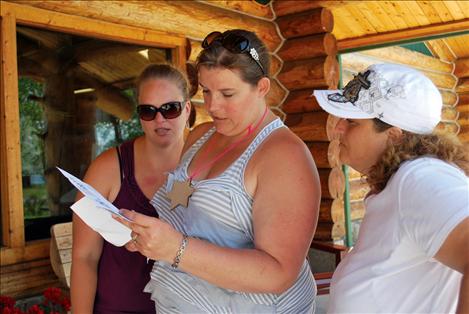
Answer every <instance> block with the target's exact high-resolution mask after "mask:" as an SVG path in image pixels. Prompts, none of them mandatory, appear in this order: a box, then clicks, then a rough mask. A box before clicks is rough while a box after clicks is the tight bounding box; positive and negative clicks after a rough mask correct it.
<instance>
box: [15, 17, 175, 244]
mask: <svg viewBox="0 0 469 314" xmlns="http://www.w3.org/2000/svg"><path fill="white" fill-rule="evenodd" d="M17 44H18V46H17V48H18V49H17V51H18V73H19V111H20V124H21V125H20V128H21V131H20V132H21V134H20V136H21V158H22V175H23V204H24V217H25V237H26V240H27V241H29V240H34V239H41V238H48V237H49V235H50V233H49V229H50V226H51V225H53V224H55V223H59V222H64V221H69V220H71V210H70V208H69V207H70V205H71V204H72V203H73V202H74V200H75V196H76V190H75V189H74V188H73V186H72V185H71V184H70V183H69V182H68V181H67V179H65V178H64V177H63V176H61V175H60V174H59V173H58V171H57V170H56V168H55V167H56V166H59V167H61V168H63V169H65V170H67V171H68V172H70V173H72V174H73V175H75V176H77V177H80V178H82V177H83V176H84V173H85V171H86V169H87V168H88V166H89V164H90V162H91V161H92V160H93V159H94V158H95V157H96V156H97V155H98V154H100V153H101V152H103V151H104V150H106V149H108V148H110V147H113V146H116V145H118V144H119V143H122V142H124V141H127V140H129V139H131V138H134V137H136V136H138V135H140V134H142V130H141V127H140V123H139V120H138V118H137V116H136V113H135V101H134V99H135V97H134V96H135V95H134V92H133V89H134V80H135V78H136V76H137V75H138V74H139V73H140V72H141V70H142V69H143V68H144V67H145V66H146V65H147V64H149V63H151V62H164V61H167V60H170V57H171V55H170V53H169V50H165V49H157V48H148V47H142V46H133V45H127V44H122V43H116V42H110V41H104V40H97V39H90V38H85V37H80V36H75V35H69V34H63V33H58V32H50V31H45V30H40V29H34V28H29V27H25V26H18V27H17ZM142 51H144V52H145V53H142Z"/></svg>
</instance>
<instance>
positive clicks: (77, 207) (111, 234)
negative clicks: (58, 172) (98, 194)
mask: <svg viewBox="0 0 469 314" xmlns="http://www.w3.org/2000/svg"><path fill="white" fill-rule="evenodd" d="M70 208H71V209H72V210H73V211H74V212H75V213H76V214H77V215H78V217H80V218H81V219H82V220H83V221H84V222H85V223H86V224H87V225H88V226H89V227H90V228H91V229H93V230H94V231H96V232H98V233H99V234H100V235H101V236H102V237H103V238H104V239H105V240H106V241H108V242H110V243H112V244H114V245H115V246H123V245H124V244H126V243H127V242H129V241H130V240H131V237H130V233H131V232H132V230H130V229H129V228H128V227H127V226H124V225H123V224H121V223H120V222H118V221H117V220H115V219H114V218H112V214H111V212H110V211H108V210H104V209H103V208H102V207H98V206H97V204H96V203H95V202H94V201H93V200H91V199H89V198H88V197H87V196H85V197H83V198H82V199H80V200H79V201H78V202H76V203H75V204H73V205H72V206H71V207H70ZM122 217H123V216H122Z"/></svg>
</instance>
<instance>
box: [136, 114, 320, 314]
mask: <svg viewBox="0 0 469 314" xmlns="http://www.w3.org/2000/svg"><path fill="white" fill-rule="evenodd" d="M281 127H284V124H283V122H282V121H281V120H280V119H276V120H274V121H272V122H271V123H269V124H268V125H267V126H265V127H264V128H263V129H262V130H261V132H259V134H258V135H257V136H256V138H255V139H254V140H253V141H252V143H251V144H250V145H249V146H248V148H247V149H246V150H245V151H244V153H243V154H242V155H241V156H240V157H239V158H238V159H237V160H236V161H235V162H234V163H233V164H231V165H230V166H229V167H228V168H227V169H226V170H225V171H224V172H223V173H221V174H220V175H219V176H217V177H215V178H212V179H206V180H200V181H192V183H193V186H194V188H195V191H194V193H193V194H192V196H191V198H190V200H189V205H188V208H184V207H183V206H178V207H177V208H175V209H174V210H173V211H171V210H169V205H170V200H169V199H168V197H167V194H166V192H167V191H170V188H171V187H172V184H173V182H174V180H178V181H185V180H187V178H188V174H187V168H188V166H189V163H190V162H191V160H192V158H193V157H194V155H195V153H196V152H197V151H198V150H199V149H200V147H201V146H202V144H203V143H205V142H206V141H207V140H208V139H209V138H210V136H211V135H212V134H213V133H214V132H215V129H214V128H212V129H210V130H209V131H208V132H207V133H206V134H205V135H203V136H202V137H201V138H200V139H199V140H198V141H197V142H196V143H194V145H192V147H191V148H190V149H189V150H188V151H187V152H186V153H185V154H184V156H183V158H182V160H181V163H180V165H179V167H178V168H177V169H176V170H174V171H173V172H172V173H170V174H169V176H168V181H167V183H166V184H165V185H163V186H162V187H161V188H160V189H159V190H158V192H157V193H156V194H155V196H154V197H153V199H152V201H151V203H152V204H153V206H154V207H155V208H156V210H157V211H158V214H159V216H160V219H162V220H164V221H166V222H168V223H170V224H171V225H172V226H173V227H174V228H175V229H177V230H178V231H180V232H182V233H185V234H187V235H188V236H190V237H195V238H199V239H203V240H206V241H208V242H211V243H214V244H216V245H219V246H223V247H230V248H243V249H244V248H253V247H254V244H253V242H254V235H253V227H252V212H251V210H252V203H253V199H252V197H251V196H250V195H249V194H248V193H247V192H246V190H245V187H244V171H245V168H246V165H247V163H248V161H249V159H250V158H251V156H252V155H253V153H254V152H255V150H256V149H257V147H258V146H259V145H260V144H261V143H262V142H263V141H264V140H265V139H266V138H267V137H268V136H269V135H270V134H271V133H272V132H273V131H274V130H276V129H278V128H281ZM145 291H146V292H150V293H151V294H152V299H153V300H154V301H155V304H156V311H157V313H311V312H314V309H315V296H316V283H315V282H314V279H313V276H312V274H311V270H310V268H309V264H308V262H307V261H306V260H305V261H304V263H303V265H302V267H301V270H300V273H299V275H298V278H297V280H296V282H295V283H294V284H293V286H292V287H290V288H289V289H288V290H287V291H285V292H284V293H282V294H271V293H245V292H238V291H233V290H228V289H224V288H220V287H217V286H214V285H212V284H210V283H208V282H207V281H205V280H203V279H200V278H198V277H195V276H193V275H191V274H189V273H185V272H183V271H181V270H180V269H172V268H171V266H170V265H169V264H168V263H166V262H162V261H156V262H155V264H154V266H153V270H152V273H151V280H150V282H149V283H148V284H147V286H146V288H145Z"/></svg>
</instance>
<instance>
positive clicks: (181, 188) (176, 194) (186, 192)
mask: <svg viewBox="0 0 469 314" xmlns="http://www.w3.org/2000/svg"><path fill="white" fill-rule="evenodd" d="M266 116H267V106H266V107H265V110H264V114H263V115H262V118H261V119H260V120H259V122H257V124H256V125H255V126H254V127H252V125H249V126H248V128H247V133H246V134H245V135H244V136H243V137H241V138H240V139H239V140H238V141H235V142H233V143H231V144H230V145H229V146H228V147H227V148H225V149H224V150H223V151H222V152H221V153H220V154H218V155H217V156H215V158H213V159H212V160H211V161H209V162H207V163H204V164H202V165H200V166H199V167H197V168H196V169H195V170H194V172H193V173H192V175H190V176H189V178H188V179H187V180H185V181H182V182H181V181H177V180H175V181H174V182H173V187H172V189H171V191H170V192H168V196H169V198H170V199H171V205H170V209H171V210H173V209H174V208H176V207H177V206H179V205H182V206H184V207H186V208H187V205H188V204H189V198H190V197H191V195H192V193H193V192H194V188H193V187H192V179H194V178H195V177H196V176H197V175H198V174H200V172H201V171H202V170H204V169H206V168H207V167H210V166H212V165H213V164H214V163H216V162H217V161H218V160H220V159H221V158H222V157H223V156H225V155H226V154H227V153H229V152H230V151H231V150H233V149H234V148H235V147H236V146H238V145H239V144H241V143H242V142H244V141H245V140H246V139H247V138H248V137H249V136H250V135H251V134H252V133H254V131H256V129H257V128H258V127H259V126H260V125H261V124H262V122H263V121H264V119H265V117H266ZM210 151H211V149H207V151H206V154H208V152H210Z"/></svg>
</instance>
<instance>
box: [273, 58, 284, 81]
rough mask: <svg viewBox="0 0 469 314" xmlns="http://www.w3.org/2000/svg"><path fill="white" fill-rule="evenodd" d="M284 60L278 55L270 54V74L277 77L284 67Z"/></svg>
mask: <svg viewBox="0 0 469 314" xmlns="http://www.w3.org/2000/svg"><path fill="white" fill-rule="evenodd" d="M282 65H283V61H282V60H281V59H280V58H279V57H278V56H277V55H276V54H271V55H270V76H271V77H276V76H277V74H278V73H279V72H280V69H281V68H282Z"/></svg>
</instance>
